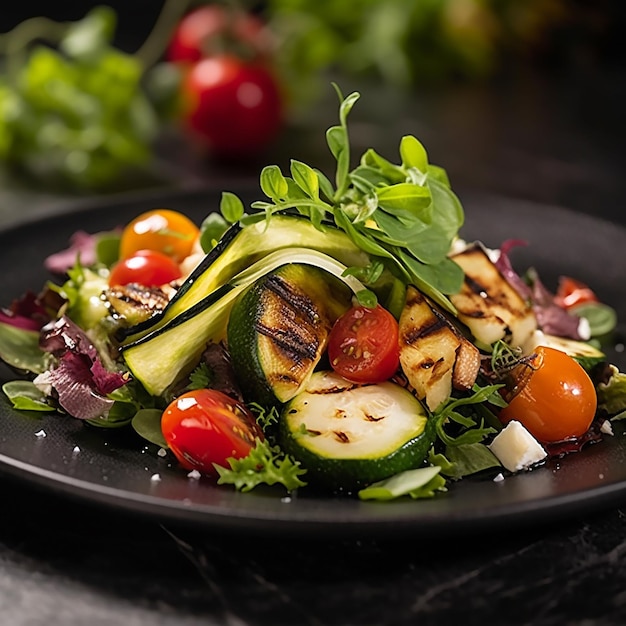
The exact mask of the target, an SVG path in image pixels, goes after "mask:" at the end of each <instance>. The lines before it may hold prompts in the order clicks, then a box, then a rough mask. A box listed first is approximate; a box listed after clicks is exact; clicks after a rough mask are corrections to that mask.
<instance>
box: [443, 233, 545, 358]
mask: <svg viewBox="0 0 626 626" xmlns="http://www.w3.org/2000/svg"><path fill="white" fill-rule="evenodd" d="M451 258H452V260H453V261H454V262H455V263H457V264H458V265H459V266H460V267H461V269H462V270H463V272H464V273H465V281H464V283H463V287H462V288H461V291H460V292H459V293H457V294H453V295H451V296H450V301H451V302H452V304H453V305H454V306H455V307H456V309H457V316H458V318H459V320H460V321H461V322H463V323H464V324H465V325H466V326H467V327H468V328H469V330H470V332H471V333H472V334H473V335H474V337H475V338H476V339H477V340H478V341H480V342H482V343H484V344H487V345H491V344H492V343H494V342H495V341H498V340H500V339H504V340H506V341H507V342H508V343H510V345H512V346H516V347H517V346H523V345H525V344H526V343H527V342H528V340H529V338H530V337H531V336H532V334H533V333H534V332H535V330H536V329H537V319H536V317H535V314H534V312H533V310H532V307H531V306H530V304H529V303H527V302H526V301H525V300H524V298H523V297H522V296H521V295H520V294H519V293H518V292H517V291H516V290H515V289H514V288H513V287H512V286H511V285H510V284H509V282H508V281H507V280H506V278H504V276H503V275H502V274H501V272H500V270H499V269H498V268H497V267H496V266H495V264H494V263H493V262H492V261H491V259H490V258H489V256H488V254H487V252H486V251H485V250H484V248H483V247H482V246H481V245H479V244H474V245H471V246H469V247H467V248H466V249H465V250H463V251H462V252H459V253H457V254H454V255H453V256H452V257H451Z"/></svg>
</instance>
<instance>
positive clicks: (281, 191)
mask: <svg viewBox="0 0 626 626" xmlns="http://www.w3.org/2000/svg"><path fill="white" fill-rule="evenodd" d="M261 189H262V190H263V193H264V194H265V195H266V196H267V197H268V198H271V199H272V200H273V201H274V202H280V201H281V200H282V199H283V198H284V197H285V196H286V195H287V192H288V191H289V187H288V185H287V181H286V180H285V177H284V176H283V174H282V172H281V171H280V168H279V167H278V166H277V165H267V166H266V167H264V168H263V170H262V171H261Z"/></svg>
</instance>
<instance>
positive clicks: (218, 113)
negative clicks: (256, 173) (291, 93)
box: [182, 55, 283, 157]
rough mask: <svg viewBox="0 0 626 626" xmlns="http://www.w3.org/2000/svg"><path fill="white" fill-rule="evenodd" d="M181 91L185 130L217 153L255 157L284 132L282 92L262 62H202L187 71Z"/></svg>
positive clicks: (220, 59)
mask: <svg viewBox="0 0 626 626" xmlns="http://www.w3.org/2000/svg"><path fill="white" fill-rule="evenodd" d="M182 89H183V99H184V102H185V104H184V107H185V114H184V117H185V121H186V124H187V126H188V127H189V129H190V130H191V131H192V133H193V134H194V135H196V136H197V137H198V138H200V139H201V140H202V141H203V142H205V143H206V145H207V146H208V147H209V148H210V149H211V150H212V151H213V152H215V153H219V154H221V155H225V156H231V157H245V156H248V155H251V154H253V153H255V152H258V151H259V150H260V149H262V148H264V147H265V146H266V145H267V144H269V142H270V141H272V140H273V139H274V138H275V136H276V135H277V134H278V132H279V130H280V128H281V125H282V114H283V109H282V107H283V102H282V96H281V92H280V89H279V86H278V83H277V81H276V79H275V78H274V76H273V74H272V73H271V72H270V70H269V69H268V68H267V67H266V66H264V65H263V64H261V63H247V62H245V61H243V60H241V59H239V58H237V57H235V56H232V55H220V56H214V57H208V58H204V59H201V60H200V61H198V62H197V63H195V64H193V65H192V66H191V67H190V68H189V71H188V72H187V73H186V75H185V78H184V79H183V87H182Z"/></svg>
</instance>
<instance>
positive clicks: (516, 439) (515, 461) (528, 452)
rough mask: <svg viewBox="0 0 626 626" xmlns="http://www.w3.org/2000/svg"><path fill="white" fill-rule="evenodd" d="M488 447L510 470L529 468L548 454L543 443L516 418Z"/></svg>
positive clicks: (517, 470)
mask: <svg viewBox="0 0 626 626" xmlns="http://www.w3.org/2000/svg"><path fill="white" fill-rule="evenodd" d="M488 447H489V449H490V450H491V451H492V452H493V453H494V454H495V455H496V457H497V458H498V460H499V461H500V463H502V465H504V467H506V469H508V470H509V471H510V472H519V471H520V470H524V469H528V468H529V467H531V466H532V465H534V464H535V463H539V461H543V459H545V458H546V456H547V453H546V451H545V450H544V449H543V448H542V447H541V444H540V443H539V442H538V441H537V440H536V439H535V438H534V437H533V436H532V435H531V434H530V433H529V432H528V431H527V430H526V428H524V426H523V425H522V424H521V423H520V422H518V421H516V420H512V421H511V422H509V423H508V424H507V425H506V426H505V427H504V428H503V429H502V430H501V431H500V432H499V433H498V434H497V435H496V437H495V439H494V440H493V441H492V442H491V444H490V445H489V446H488Z"/></svg>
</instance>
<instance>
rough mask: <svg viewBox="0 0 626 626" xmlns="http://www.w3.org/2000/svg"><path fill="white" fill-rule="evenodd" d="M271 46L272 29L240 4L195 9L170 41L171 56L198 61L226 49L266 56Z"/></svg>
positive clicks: (184, 19)
mask: <svg viewBox="0 0 626 626" xmlns="http://www.w3.org/2000/svg"><path fill="white" fill-rule="evenodd" d="M241 48H245V49H244V50H241ZM271 48H272V45H271V38H270V34H269V30H268V29H267V28H265V25H264V24H263V22H262V21H261V20H260V19H259V18H258V17H256V16H255V15H252V14H251V13H248V12H246V11H242V10H241V9H237V8H236V7H222V6H218V5H211V6H202V7H199V8H197V9H194V10H192V11H190V12H189V13H188V14H187V15H185V16H184V17H183V18H182V19H181V20H180V22H179V23H178V25H177V26H176V28H175V29H174V34H173V35H172V38H171V40H170V43H169V45H168V49H167V59H168V60H169V61H171V62H173V63H179V62H195V61H199V60H200V59H201V58H202V57H206V56H212V55H214V54H218V53H221V52H223V51H224V50H225V49H227V50H228V49H232V50H233V51H237V52H240V53H241V54H245V56H246V57H256V56H266V55H268V54H269V52H270V49H271Z"/></svg>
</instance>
